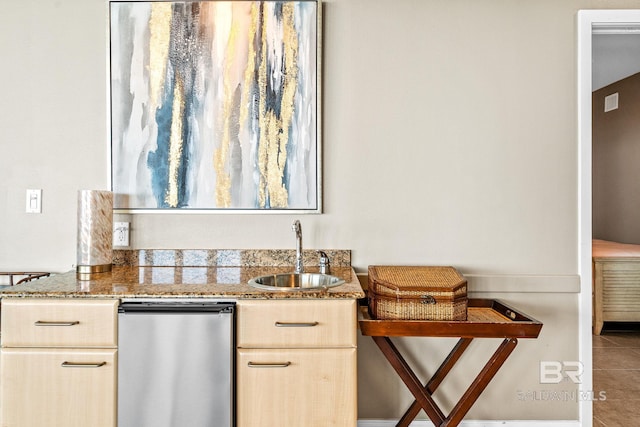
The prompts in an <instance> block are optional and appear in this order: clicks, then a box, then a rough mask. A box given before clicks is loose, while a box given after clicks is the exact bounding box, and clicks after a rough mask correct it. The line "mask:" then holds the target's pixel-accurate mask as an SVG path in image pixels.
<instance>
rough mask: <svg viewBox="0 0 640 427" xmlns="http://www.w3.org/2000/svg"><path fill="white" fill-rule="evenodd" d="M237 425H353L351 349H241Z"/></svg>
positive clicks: (353, 360) (354, 397) (353, 355)
mask: <svg viewBox="0 0 640 427" xmlns="http://www.w3.org/2000/svg"><path fill="white" fill-rule="evenodd" d="M237 362H238V364H237V382H236V384H237V396H238V400H237V402H238V403H237V405H238V406H237V425H238V427H256V426H260V427H282V426H305V427H329V426H332V427H355V426H356V424H357V407H358V404H357V386H356V384H357V382H356V371H357V369H356V363H357V362H356V349H355V348H333V349H294V350H290V349H240V350H238V357H237Z"/></svg>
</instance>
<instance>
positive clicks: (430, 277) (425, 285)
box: [369, 265, 467, 290]
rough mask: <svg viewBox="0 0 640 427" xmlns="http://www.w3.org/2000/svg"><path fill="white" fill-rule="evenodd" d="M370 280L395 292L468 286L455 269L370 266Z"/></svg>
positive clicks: (452, 288) (453, 288)
mask: <svg viewBox="0 0 640 427" xmlns="http://www.w3.org/2000/svg"><path fill="white" fill-rule="evenodd" d="M369 280H374V281H376V282H379V283H384V285H385V286H386V287H388V288H390V289H395V290H401V289H405V290H409V289H413V290H437V289H440V290H445V289H451V290H455V289H457V288H459V287H460V286H465V285H466V284H467V280H466V279H465V278H464V276H463V275H462V274H460V273H459V272H458V271H457V270H456V269H455V268H453V267H428V266H395V265H370V266H369Z"/></svg>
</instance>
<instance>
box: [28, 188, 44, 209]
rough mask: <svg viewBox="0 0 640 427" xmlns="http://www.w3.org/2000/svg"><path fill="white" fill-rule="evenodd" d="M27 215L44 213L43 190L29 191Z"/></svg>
mask: <svg viewBox="0 0 640 427" xmlns="http://www.w3.org/2000/svg"><path fill="white" fill-rule="evenodd" d="M26 212H27V213H42V190H41V189H29V190H27V207H26Z"/></svg>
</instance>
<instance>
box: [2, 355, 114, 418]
mask: <svg viewBox="0 0 640 427" xmlns="http://www.w3.org/2000/svg"><path fill="white" fill-rule="evenodd" d="M0 363H2V377H1V378H0V395H1V396H2V399H1V402H0V406H1V407H2V420H1V425H2V426H20V427H40V426H65V427H87V426H92V427H115V424H116V423H115V413H116V411H115V397H116V375H115V372H116V370H115V363H116V350H115V349H104V350H98V349H84V350H71V349H69V350H58V349H45V350H41V349H38V350H35V349H13V348H12V349H2V351H1V352H0Z"/></svg>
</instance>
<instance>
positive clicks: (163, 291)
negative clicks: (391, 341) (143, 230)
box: [0, 249, 364, 299]
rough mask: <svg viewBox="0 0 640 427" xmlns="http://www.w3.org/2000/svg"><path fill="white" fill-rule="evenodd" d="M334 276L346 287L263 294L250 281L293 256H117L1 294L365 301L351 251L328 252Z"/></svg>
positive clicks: (313, 258)
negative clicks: (108, 265) (80, 272)
mask: <svg viewBox="0 0 640 427" xmlns="http://www.w3.org/2000/svg"><path fill="white" fill-rule="evenodd" d="M325 252H326V253H327V254H328V255H329V258H330V260H331V274H332V275H334V276H337V277H340V278H341V279H344V280H345V281H346V283H344V284H343V285H340V286H336V287H333V288H329V289H323V290H313V291H310V290H305V291H265V290H261V289H256V288H254V287H252V286H250V285H249V284H248V281H249V279H251V278H252V277H256V276H263V275H267V274H277V273H290V272H292V271H293V260H294V259H295V251H292V250H291V251H290V250H228V249H225V250H190V249H189V250H187V249H180V250H166V249H163V250H148V249H144V250H134V251H125V250H121V251H114V256H113V259H114V261H113V264H114V266H113V270H112V271H111V272H109V273H99V274H92V275H91V276H90V279H89V280H80V279H79V278H78V277H77V275H76V272H75V271H70V272H67V273H63V274H56V275H53V276H51V277H48V278H43V279H38V280H34V281H32V282H28V283H24V284H21V285H16V286H12V287H8V288H5V289H2V291H1V292H0V297H3V298H6V297H23V298H24V297H30V298H230V299H231V298H232V299H244V298H257V299H283V298H290V299H302V298H315V299H317V298H350V299H358V298H363V297H364V292H363V290H362V287H361V286H360V282H359V281H358V278H357V276H356V273H355V271H354V270H353V269H352V268H351V253H350V251H348V250H331V251H329V250H327V251H325ZM303 255H304V261H305V271H306V272H317V271H318V266H317V265H318V263H317V261H318V255H317V253H316V251H313V250H305V251H304V254H303Z"/></svg>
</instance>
